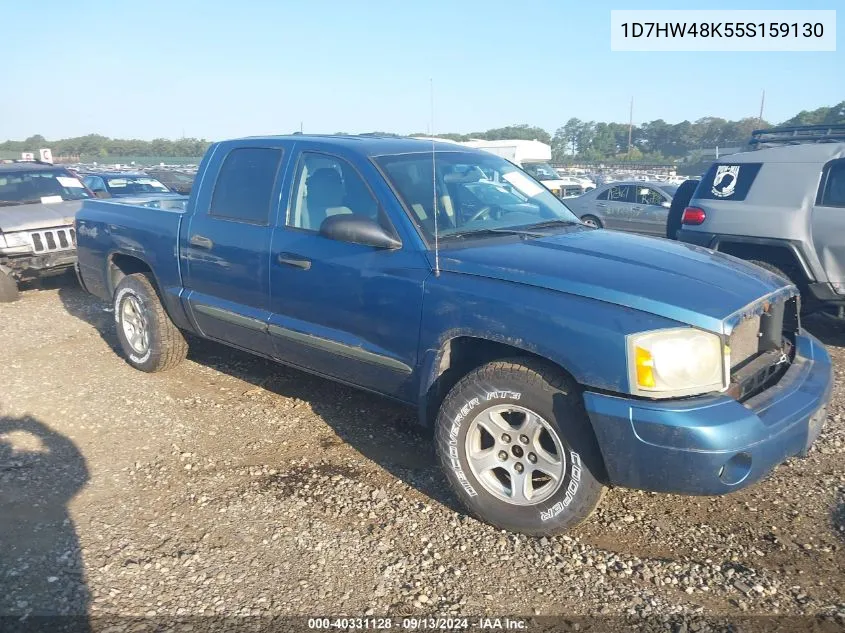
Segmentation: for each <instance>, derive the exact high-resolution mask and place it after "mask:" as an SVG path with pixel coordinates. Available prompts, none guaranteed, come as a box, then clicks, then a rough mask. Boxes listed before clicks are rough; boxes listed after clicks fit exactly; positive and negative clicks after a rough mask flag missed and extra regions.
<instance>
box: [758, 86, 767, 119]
mask: <svg viewBox="0 0 845 633" xmlns="http://www.w3.org/2000/svg"><path fill="white" fill-rule="evenodd" d="M765 103H766V91H765V90H764V91H763V96H762V97H760V116H758V117H757V127H760V126H761V125H763V105H764V104H765Z"/></svg>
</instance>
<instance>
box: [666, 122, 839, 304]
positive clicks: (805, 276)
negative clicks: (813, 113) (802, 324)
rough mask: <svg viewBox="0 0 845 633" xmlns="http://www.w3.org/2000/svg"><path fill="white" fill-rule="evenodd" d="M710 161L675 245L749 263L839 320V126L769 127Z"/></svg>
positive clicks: (684, 218) (804, 300)
mask: <svg viewBox="0 0 845 633" xmlns="http://www.w3.org/2000/svg"><path fill="white" fill-rule="evenodd" d="M751 146H752V147H755V148H760V149H755V150H752V151H746V152H741V153H738V154H731V155H730V156H728V157H726V158H725V159H723V160H720V161H718V162H716V163H714V164H713V165H712V166H711V167H710V170H709V171H708V172H707V174H706V175H705V176H704V178H703V179H702V181H701V184H699V186H698V188H697V189H696V190H695V194H694V195H693V198H692V200H691V201H690V203H689V207H688V208H687V209H686V210H685V211H684V214H683V217H682V224H683V226H682V228H681V230H680V231H679V233H678V239H680V240H681V241H684V242H689V243H691V244H698V245H701V246H707V247H709V248H713V249H716V250H718V251H721V252H724V253H729V254H731V255H734V256H736V257H739V258H741V259H746V260H749V261H753V262H754V263H756V264H758V265H760V266H764V267H765V268H768V269H769V270H772V271H775V272H777V273H778V274H781V275H783V276H784V277H786V278H787V279H789V280H791V281H792V283H794V284H795V285H796V286H798V288H800V289H801V295H802V300H803V303H804V306H805V309H807V310H808V311H815V310H825V311H829V312H833V313H835V314H836V315H837V316H838V317H840V318H845V125H818V126H796V127H782V128H769V129H766V130H759V131H756V132H754V133H753V135H752V139H751Z"/></svg>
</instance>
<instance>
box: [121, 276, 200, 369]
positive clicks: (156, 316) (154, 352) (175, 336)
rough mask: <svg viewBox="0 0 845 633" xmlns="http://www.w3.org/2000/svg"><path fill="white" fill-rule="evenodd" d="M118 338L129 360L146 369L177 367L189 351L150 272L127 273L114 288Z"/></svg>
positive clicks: (134, 365) (132, 363)
mask: <svg viewBox="0 0 845 633" xmlns="http://www.w3.org/2000/svg"><path fill="white" fill-rule="evenodd" d="M114 318H115V321H116V322H117V338H118V339H119V340H120V346H121V347H122V348H123V353H124V355H125V356H126V360H127V361H128V362H129V364H130V365H132V366H133V367H134V368H135V369H140V370H141V371H146V372H151V373H152V372H157V371H164V370H166V369H171V368H172V367H175V366H176V365H178V364H179V363H180V362H182V361H183V360H184V359H185V357H186V356H187V354H188V343H187V341H186V340H185V337H184V336H183V334H182V332H180V331H179V328H177V327H176V326H175V325H173V321H171V320H170V317H169V316H167V312H165V310H164V307H163V306H162V305H161V301H160V300H159V297H158V293H157V292H156V290H155V287H154V286H153V284H152V281H151V280H150V278H149V276H148V275H146V274H145V273H134V274H132V275H127V276H126V277H124V278H123V279H122V280H121V281H120V283H119V284H118V285H117V288H116V289H115V292H114Z"/></svg>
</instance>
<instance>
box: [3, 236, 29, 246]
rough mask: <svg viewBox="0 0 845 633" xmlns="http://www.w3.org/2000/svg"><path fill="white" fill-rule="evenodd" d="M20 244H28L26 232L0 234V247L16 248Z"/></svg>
mask: <svg viewBox="0 0 845 633" xmlns="http://www.w3.org/2000/svg"><path fill="white" fill-rule="evenodd" d="M20 246H29V236H28V235H27V234H26V233H3V234H0V247H6V248H18V247H20Z"/></svg>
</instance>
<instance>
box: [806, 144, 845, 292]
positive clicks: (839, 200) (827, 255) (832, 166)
mask: <svg viewBox="0 0 845 633" xmlns="http://www.w3.org/2000/svg"><path fill="white" fill-rule="evenodd" d="M812 228H813V244H814V246H815V248H816V255H817V256H818V258H819V262H821V265H822V268H823V269H824V271H825V274H826V275H827V279H828V281H830V283H831V284H832V285H833V287H834V289H835V290H836V292H837V293H838V294H842V295H845V239H842V236H843V235H845V159H839V160H835V161H833V162H831V163H829V164H828V165H827V166H826V167H825V170H824V173H823V175H822V182H821V189H820V192H819V195H818V196H817V198H816V205H815V207H813V219H812Z"/></svg>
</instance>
